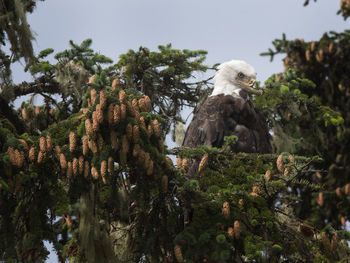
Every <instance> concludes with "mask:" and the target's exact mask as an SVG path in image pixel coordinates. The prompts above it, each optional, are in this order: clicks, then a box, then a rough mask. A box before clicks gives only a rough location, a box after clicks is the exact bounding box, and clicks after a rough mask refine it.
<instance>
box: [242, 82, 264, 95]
mask: <svg viewBox="0 0 350 263" xmlns="http://www.w3.org/2000/svg"><path fill="white" fill-rule="evenodd" d="M254 84H255V79H250V80H249V82H248V83H247V82H243V85H244V88H245V89H246V90H247V91H248V92H251V93H253V94H256V95H261V94H262V91H261V90H256V89H254V88H253V86H254Z"/></svg>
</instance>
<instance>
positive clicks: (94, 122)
mask: <svg viewBox="0 0 350 263" xmlns="http://www.w3.org/2000/svg"><path fill="white" fill-rule="evenodd" d="M92 129H93V131H94V133H96V132H98V130H99V129H100V123H99V121H98V118H97V112H96V111H93V112H92Z"/></svg>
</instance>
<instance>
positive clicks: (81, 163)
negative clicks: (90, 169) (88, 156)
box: [78, 156, 84, 175]
mask: <svg viewBox="0 0 350 263" xmlns="http://www.w3.org/2000/svg"><path fill="white" fill-rule="evenodd" d="M78 166H79V174H80V175H82V174H83V173H84V157H83V156H80V157H79V160H78Z"/></svg>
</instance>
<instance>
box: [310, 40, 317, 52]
mask: <svg viewBox="0 0 350 263" xmlns="http://www.w3.org/2000/svg"><path fill="white" fill-rule="evenodd" d="M310 49H311V51H312V52H314V51H315V49H316V42H314V41H312V42H311V45H310Z"/></svg>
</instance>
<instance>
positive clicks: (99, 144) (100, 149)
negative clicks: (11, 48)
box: [97, 133, 104, 151]
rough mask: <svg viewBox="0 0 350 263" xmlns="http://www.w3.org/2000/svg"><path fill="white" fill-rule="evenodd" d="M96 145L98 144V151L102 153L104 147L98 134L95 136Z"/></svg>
mask: <svg viewBox="0 0 350 263" xmlns="http://www.w3.org/2000/svg"><path fill="white" fill-rule="evenodd" d="M97 144H98V150H99V151H102V150H103V146H104V141H103V138H102V135H101V134H100V133H99V134H98V135H97Z"/></svg>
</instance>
